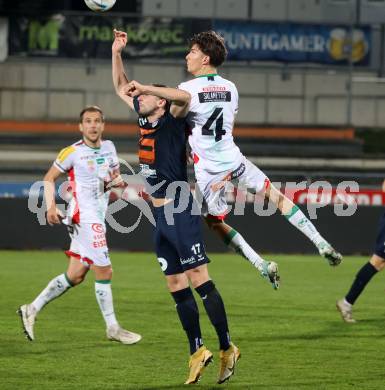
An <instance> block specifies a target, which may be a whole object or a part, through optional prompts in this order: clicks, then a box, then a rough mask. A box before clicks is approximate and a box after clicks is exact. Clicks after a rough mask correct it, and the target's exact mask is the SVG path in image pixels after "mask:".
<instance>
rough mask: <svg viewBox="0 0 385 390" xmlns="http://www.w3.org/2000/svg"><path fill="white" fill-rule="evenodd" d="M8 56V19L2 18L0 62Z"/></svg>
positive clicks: (0, 21)
mask: <svg viewBox="0 0 385 390" xmlns="http://www.w3.org/2000/svg"><path fill="white" fill-rule="evenodd" d="M7 56H8V19H5V18H0V62H2V61H5V60H6V58H7Z"/></svg>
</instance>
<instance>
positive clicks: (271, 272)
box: [205, 214, 280, 290]
mask: <svg viewBox="0 0 385 390" xmlns="http://www.w3.org/2000/svg"><path fill="white" fill-rule="evenodd" d="M205 220H206V223H207V225H208V226H209V228H210V229H211V230H212V231H214V232H215V233H216V234H217V235H218V236H219V237H220V238H221V239H222V240H223V242H224V243H225V244H226V245H227V246H228V247H229V248H231V249H233V250H234V251H235V252H236V253H238V254H239V255H241V256H242V257H243V258H244V259H246V260H247V261H249V262H250V263H251V264H252V265H253V266H254V267H255V268H257V270H258V271H259V272H260V274H261V276H262V277H263V278H265V279H266V280H268V281H269V282H270V283H271V285H272V286H273V288H274V289H275V290H276V289H278V288H279V281H280V276H279V272H278V264H277V263H275V262H274V261H266V260H264V259H263V258H262V257H261V256H260V255H259V254H258V253H257V252H255V250H254V249H253V248H252V247H251V246H250V245H249V244H248V243H247V241H246V240H245V239H244V238H243V236H242V235H241V234H240V233H239V232H238V231H236V230H235V229H234V228H232V227H231V226H230V225H228V224H226V223H225V222H224V221H223V219H221V218H217V217H215V216H212V215H210V214H209V215H207V216H206V217H205Z"/></svg>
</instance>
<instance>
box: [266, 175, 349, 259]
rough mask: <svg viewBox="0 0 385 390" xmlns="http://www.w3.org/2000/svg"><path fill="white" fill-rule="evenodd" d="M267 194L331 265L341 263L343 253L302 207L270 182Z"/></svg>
mask: <svg viewBox="0 0 385 390" xmlns="http://www.w3.org/2000/svg"><path fill="white" fill-rule="evenodd" d="M266 196H267V197H268V198H269V200H271V201H272V202H273V203H274V204H275V205H276V206H277V207H278V209H279V210H280V211H281V213H282V215H283V216H284V217H285V218H286V219H287V220H288V221H289V222H290V223H291V224H292V225H293V226H294V227H296V228H297V229H298V230H299V231H300V232H302V233H303V234H304V235H305V236H306V237H307V238H308V239H309V240H310V241H311V242H312V243H313V244H314V245H315V246H316V247H317V249H318V252H319V254H320V255H321V256H322V257H324V258H325V259H326V260H327V261H328V262H329V264H330V265H331V266H336V265H339V264H340V263H341V261H342V255H341V254H340V253H338V252H337V251H336V250H335V249H334V248H333V247H332V246H331V245H330V244H329V242H327V241H326V240H325V239H324V238H323V237H322V236H321V234H320V233H319V232H318V230H317V229H316V227H315V226H314V225H313V223H312V222H311V221H310V220H309V219H308V218H307V217H306V216H305V214H304V213H303V212H302V211H301V210H300V208H299V207H298V206H297V205H295V204H294V203H293V202H292V201H291V200H290V199H289V198H288V197H286V196H285V195H284V194H283V193H282V192H280V191H279V190H278V189H277V188H276V187H274V186H273V185H272V184H271V183H270V182H269V185H268V187H267V189H266Z"/></svg>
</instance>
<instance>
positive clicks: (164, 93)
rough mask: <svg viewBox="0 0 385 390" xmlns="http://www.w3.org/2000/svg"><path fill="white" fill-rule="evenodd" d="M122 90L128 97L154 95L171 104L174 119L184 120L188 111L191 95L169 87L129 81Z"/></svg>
mask: <svg viewBox="0 0 385 390" xmlns="http://www.w3.org/2000/svg"><path fill="white" fill-rule="evenodd" d="M123 90H124V92H125V93H126V94H128V95H129V96H132V97H135V96H139V95H154V96H158V97H160V98H162V99H166V100H169V101H170V102H171V107H170V113H171V115H173V116H174V117H176V118H184V117H185V116H186V115H187V113H188V109H189V105H190V101H191V95H190V94H189V92H187V91H183V90H181V89H176V88H169V87H156V86H154V85H142V84H140V83H138V82H137V81H135V80H133V81H130V82H129V83H128V84H127V85H126V86H124V87H123Z"/></svg>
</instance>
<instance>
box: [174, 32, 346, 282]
mask: <svg viewBox="0 0 385 390" xmlns="http://www.w3.org/2000/svg"><path fill="white" fill-rule="evenodd" d="M226 55H227V50H226V47H225V43H224V39H223V38H222V37H221V36H220V35H218V34H217V33H216V32H214V31H206V32H201V33H199V34H196V35H194V36H193V37H192V38H191V40H190V51H189V53H188V54H187V56H186V62H187V71H188V72H189V73H190V74H191V75H193V76H194V79H192V80H190V81H187V82H184V83H181V84H180V85H179V89H182V90H185V91H187V92H189V93H190V94H191V103H190V113H189V116H188V122H189V124H190V126H191V129H192V134H191V135H190V137H189V143H190V146H191V149H192V154H193V158H194V163H195V164H194V170H195V176H196V179H197V184H198V187H199V189H200V191H201V193H202V194H203V198H204V200H205V201H206V204H207V212H208V214H207V217H206V221H207V223H208V225H209V226H210V228H211V229H213V230H215V231H217V232H218V233H219V234H220V235H221V236H222V237H223V238H224V240H225V242H226V243H228V245H229V246H231V247H233V248H234V249H235V250H236V251H237V252H240V253H241V254H242V255H243V256H244V257H245V258H247V259H248V260H249V261H250V262H251V263H252V264H254V265H255V266H256V267H257V268H258V269H259V270H260V271H261V273H262V275H266V271H267V267H266V265H267V264H268V263H266V262H265V261H264V260H263V259H262V258H261V257H260V256H259V255H258V254H257V253H256V252H255V251H254V250H253V249H252V248H251V247H250V246H249V245H248V244H247V242H246V241H245V240H244V239H243V237H242V236H241V235H240V234H239V233H238V232H236V231H235V230H234V229H233V228H231V226H229V225H227V224H225V223H224V221H223V218H224V215H225V214H226V212H227V204H226V200H225V182H226V181H236V182H238V183H239V184H240V185H242V186H243V187H246V188H247V189H248V191H250V192H252V193H256V194H262V195H264V196H266V197H267V198H269V199H270V200H271V201H272V202H274V204H276V206H277V207H278V208H279V210H280V211H281V213H282V214H283V215H284V216H285V218H287V220H288V221H289V222H290V223H291V224H292V225H293V226H295V227H296V228H297V229H298V230H300V231H301V232H302V233H303V234H305V235H306V236H307V237H308V238H309V239H310V240H311V241H312V242H313V244H314V245H315V246H316V247H317V249H318V251H319V253H320V254H321V256H323V257H325V258H326V259H327V260H328V261H329V264H330V265H332V266H336V265H338V264H340V263H341V260H342V256H341V254H340V253H338V252H337V251H335V250H334V248H333V247H332V246H331V245H330V244H329V243H328V242H327V241H326V240H325V239H324V238H323V237H322V236H321V235H320V233H319V232H318V231H317V229H316V228H315V226H314V225H313V224H312V223H311V222H310V221H309V219H308V218H307V217H306V216H305V215H304V213H303V212H302V211H301V210H300V209H299V208H298V206H296V205H295V204H294V203H293V202H292V201H291V200H290V199H289V198H287V197H286V196H285V195H284V194H283V193H281V192H280V191H279V190H278V189H277V188H275V187H274V186H273V185H272V184H271V182H270V180H269V179H268V178H267V177H266V175H265V174H264V173H263V172H262V171H261V170H259V169H258V168H257V167H256V166H255V165H253V164H252V163H251V162H250V161H249V160H247V159H246V158H245V157H244V156H243V155H242V153H241V152H240V150H239V148H238V147H237V146H236V145H235V143H234V140H233V135H232V130H233V125H234V121H235V115H236V114H237V111H238V91H237V88H236V87H235V85H234V84H233V83H232V82H231V81H229V80H226V79H224V78H223V77H221V76H219V75H218V73H217V67H219V66H220V65H222V63H223V62H224V61H225V59H226ZM271 265H272V263H270V267H271ZM273 265H274V267H275V268H276V265H275V264H274V263H273ZM272 271H273V270H272ZM276 271H277V269H276ZM275 275H276V276H277V273H275ZM268 276H270V281H271V282H272V284H273V287H274V285H275V279H276V277H274V272H271V273H270V275H269V274H268Z"/></svg>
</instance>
